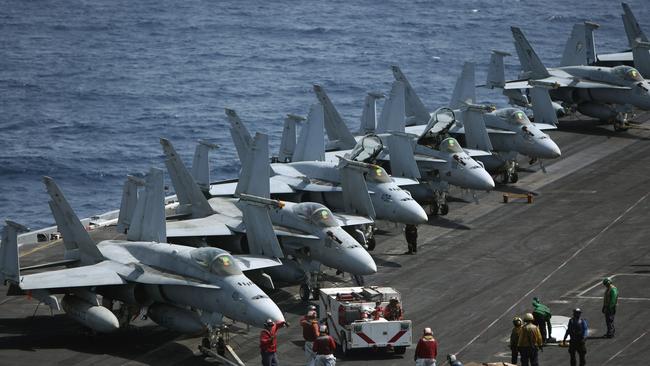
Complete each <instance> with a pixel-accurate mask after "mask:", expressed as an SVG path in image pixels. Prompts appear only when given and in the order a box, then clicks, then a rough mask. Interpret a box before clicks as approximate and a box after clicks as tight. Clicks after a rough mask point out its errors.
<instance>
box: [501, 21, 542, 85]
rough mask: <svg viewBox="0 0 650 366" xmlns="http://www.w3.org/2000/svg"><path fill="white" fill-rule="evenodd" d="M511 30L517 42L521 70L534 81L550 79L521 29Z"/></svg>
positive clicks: (512, 28) (513, 28) (514, 28)
mask: <svg viewBox="0 0 650 366" xmlns="http://www.w3.org/2000/svg"><path fill="white" fill-rule="evenodd" d="M510 29H511V30H512V36H513V38H514V40H515V48H516V49H517V55H518V56H519V62H520V63H521V68H522V69H523V70H524V72H526V73H527V76H528V77H530V78H532V79H543V78H546V77H549V76H550V74H549V73H548V70H546V67H545V66H544V64H543V63H542V60H540V58H539V56H537V53H535V50H534V49H533V47H532V46H531V45H530V43H529V42H528V40H527V39H526V36H524V33H523V32H522V31H521V29H519V28H517V27H510Z"/></svg>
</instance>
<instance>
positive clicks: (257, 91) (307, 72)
mask: <svg viewBox="0 0 650 366" xmlns="http://www.w3.org/2000/svg"><path fill="white" fill-rule="evenodd" d="M629 4H630V5H631V6H632V8H633V10H634V11H635V13H636V16H637V18H638V19H639V22H640V23H641V25H642V27H643V28H644V29H645V31H646V33H650V20H648V18H649V17H650V7H649V6H648V3H647V0H633V1H629ZM621 13H622V10H621V7H620V4H619V3H618V2H615V1H605V0H599V1H582V2H567V1H560V0H550V1H544V2H540V1H514V0H484V1H477V0H454V1H452V0H438V1H423V0H416V1H370V0H359V1H341V0H336V1H286V0H285V1H272V2H271V1H270V2H260V1H217V0H210V1H208V0H188V1H169V0H156V1H152V0H138V1H126V0H115V1H100V0H89V1H78V0H70V1H63V2H52V1H45V0H0V34H2V36H0V219H12V220H15V221H18V222H20V223H23V224H26V225H28V226H30V227H32V228H40V227H43V226H46V225H50V224H52V223H53V219H52V218H51V214H50V212H49V208H48V206H47V195H46V193H45V190H44V187H43V184H42V182H41V177H42V176H44V175H48V176H52V177H54V178H55V179H56V181H57V182H58V183H59V185H60V186H61V187H62V189H63V191H64V192H65V194H66V197H67V198H68V199H69V201H70V202H71V204H72V206H73V207H74V208H75V210H76V211H77V213H78V215H79V216H81V217H87V216H90V215H93V214H97V213H102V212H105V211H108V210H111V209H116V208H118V207H119V199H120V195H121V189H122V184H123V182H124V179H125V177H126V175H127V174H141V173H143V172H145V171H147V170H148V169H149V167H151V166H157V167H161V168H164V163H163V159H162V153H161V148H160V144H159V142H158V140H159V138H160V137H166V138H168V139H170V140H171V141H172V142H173V143H174V145H175V147H176V149H177V150H178V152H179V153H180V154H181V155H182V156H183V158H184V159H185V160H186V161H187V162H188V163H189V162H190V160H191V157H192V154H193V150H194V145H195V142H196V140H197V139H208V140H210V141H213V142H216V143H218V144H220V145H221V148H220V149H218V150H217V151H215V152H214V153H213V155H212V158H211V164H212V178H214V179H216V178H232V177H236V175H237V172H238V169H239V162H238V160H237V157H236V151H235V149H234V148H233V145H232V143H231V141H230V136H229V133H228V129H227V121H226V119H225V115H224V112H223V109H224V108H225V107H229V108H234V109H235V110H237V112H238V113H239V115H240V116H241V118H242V119H243V120H244V121H245V122H246V123H247V124H248V127H249V129H250V130H251V131H261V132H265V133H268V134H270V136H271V138H270V141H271V150H272V151H273V152H277V147H278V145H279V138H280V132H281V130H282V119H283V116H284V115H285V114H286V113H297V114H303V115H304V114H306V113H307V111H308V109H309V105H310V104H311V103H313V102H315V100H316V99H315V96H314V95H313V93H312V90H311V85H312V84H313V83H320V84H322V85H323V86H324V87H325V88H326V90H327V91H328V93H329V95H330V98H331V99H332V100H333V101H334V103H335V104H336V106H337V107H338V108H339V111H340V112H341V114H342V115H343V116H344V119H345V120H346V122H347V123H348V124H349V125H350V126H351V127H353V128H355V129H356V128H357V126H358V124H359V117H360V115H361V103H362V101H363V98H364V95H365V93H366V92H367V91H384V92H387V91H388V90H389V88H390V83H391V82H392V80H393V78H392V74H391V71H390V69H389V66H390V65H391V64H398V65H400V66H401V67H402V70H403V71H404V72H405V73H406V74H407V76H408V77H409V79H410V80H411V83H412V84H413V85H414V87H415V88H416V89H417V91H418V93H419V94H420V96H421V98H422V99H423V101H424V102H425V104H426V105H427V107H429V108H430V109H431V110H433V109H435V108H437V107H439V106H442V105H444V104H445V103H446V102H447V101H448V100H449V97H450V94H451V90H452V88H453V84H454V80H455V78H456V76H457V75H458V74H459V73H460V69H461V65H462V63H463V62H464V61H474V62H476V63H477V80H478V81H482V80H484V78H485V71H486V65H487V62H488V59H489V52H490V50H491V49H499V50H505V51H509V52H511V53H513V55H514V54H515V53H514V47H513V45H512V37H511V34H510V29H509V27H510V26H511V25H516V26H519V27H521V28H522V29H523V30H524V32H525V34H526V35H527V36H528V38H529V40H530V41H531V43H532V44H533V46H534V47H535V48H536V50H537V52H538V54H539V55H540V56H541V58H542V59H543V60H544V62H545V63H546V65H547V66H554V65H557V64H558V62H559V60H560V58H561V52H562V50H563V47H564V42H565V41H566V39H567V37H568V35H569V33H570V30H571V27H572V25H573V24H574V23H576V22H580V21H583V20H592V21H595V22H597V23H599V24H600V25H601V28H600V29H599V30H598V31H597V33H596V43H597V47H598V48H597V50H598V51H599V52H606V51H610V52H614V51H620V50H623V49H626V48H627V41H626V38H625V33H624V30H623V25H622V21H621V18H620V14H621ZM518 65H519V64H518V61H517V58H516V56H513V57H510V58H509V59H507V73H508V74H509V75H510V76H513V77H514V76H515V75H516V73H517V71H518V69H519V68H518ZM479 99H481V100H489V101H492V102H496V103H499V104H503V98H501V97H500V96H499V94H498V93H496V92H487V91H479Z"/></svg>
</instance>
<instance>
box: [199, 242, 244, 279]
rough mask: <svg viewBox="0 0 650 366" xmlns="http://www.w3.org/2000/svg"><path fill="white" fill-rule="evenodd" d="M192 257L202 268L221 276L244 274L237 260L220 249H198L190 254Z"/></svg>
mask: <svg viewBox="0 0 650 366" xmlns="http://www.w3.org/2000/svg"><path fill="white" fill-rule="evenodd" d="M190 257H191V258H192V259H193V260H194V261H195V262H196V263H198V264H199V265H200V266H201V267H203V268H206V269H208V270H209V271H210V272H211V273H214V274H216V275H219V276H233V275H240V274H242V271H241V269H240V268H239V266H238V265H237V263H236V262H235V258H233V257H232V256H231V255H230V254H228V253H227V252H225V251H223V250H221V249H218V248H210V247H205V248H197V249H194V250H192V251H191V252H190Z"/></svg>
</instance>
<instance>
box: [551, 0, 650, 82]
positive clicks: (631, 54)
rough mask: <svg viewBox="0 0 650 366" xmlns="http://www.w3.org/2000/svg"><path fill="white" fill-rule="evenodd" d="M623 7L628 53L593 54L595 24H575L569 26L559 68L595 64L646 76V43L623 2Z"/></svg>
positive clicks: (649, 60)
mask: <svg viewBox="0 0 650 366" xmlns="http://www.w3.org/2000/svg"><path fill="white" fill-rule="evenodd" d="M621 5H622V6H623V14H622V15H621V16H622V18H623V25H624V27H625V34H626V35H627V39H628V43H629V47H630V49H631V50H630V51H624V52H617V53H596V47H595V42H594V35H593V31H594V30H596V29H598V27H599V26H598V24H596V23H592V22H584V23H578V24H575V25H574V26H573V29H572V31H571V35H570V37H569V40H568V41H567V43H566V45H565V48H564V54H563V55H562V64H561V65H562V66H574V65H595V66H608V67H613V66H618V65H628V66H634V67H635V68H636V69H637V70H639V72H641V75H642V76H644V77H646V78H648V77H650V42H649V41H648V37H646V35H645V34H644V33H643V30H642V29H641V26H639V23H638V22H637V20H636V17H635V16H634V13H632V9H630V7H629V5H627V4H626V3H622V4H621Z"/></svg>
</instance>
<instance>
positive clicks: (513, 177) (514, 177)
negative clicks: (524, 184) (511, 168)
mask: <svg viewBox="0 0 650 366" xmlns="http://www.w3.org/2000/svg"><path fill="white" fill-rule="evenodd" d="M518 181H519V174H517V172H514V173H512V174H511V175H510V183H517V182H518Z"/></svg>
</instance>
